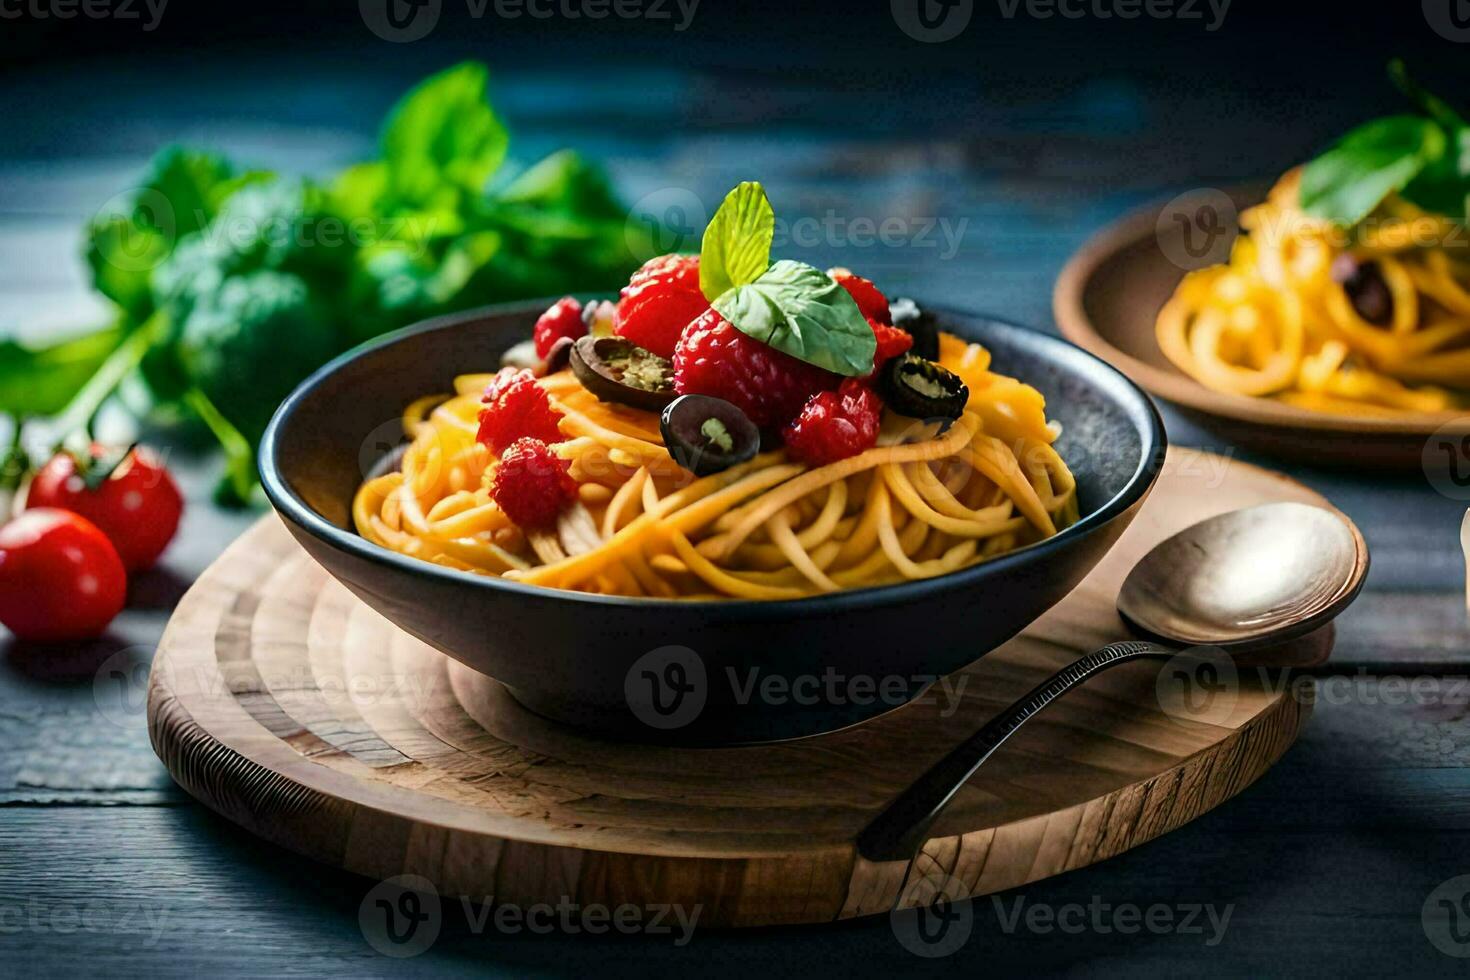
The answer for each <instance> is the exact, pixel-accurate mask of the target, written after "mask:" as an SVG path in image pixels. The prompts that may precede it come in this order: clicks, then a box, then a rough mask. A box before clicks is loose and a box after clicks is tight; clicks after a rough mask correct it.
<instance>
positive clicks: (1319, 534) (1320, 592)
mask: <svg viewBox="0 0 1470 980" xmlns="http://www.w3.org/2000/svg"><path fill="white" fill-rule="evenodd" d="M1367 565H1368V547H1367V545H1366V544H1365V543H1364V541H1363V538H1362V535H1361V534H1359V533H1358V531H1357V529H1356V528H1354V527H1353V526H1352V525H1350V524H1348V523H1347V522H1345V521H1343V520H1342V519H1341V518H1340V517H1338V516H1337V514H1335V513H1333V512H1332V511H1329V510H1324V509H1323V508H1321V507H1311V506H1308V505H1307V504H1298V503H1279V504H1264V505H1262V506H1259V507H1247V508H1245V509H1244V510H1237V511H1233V512H1231V513H1228V514H1220V515H1218V516H1216V517H1212V518H1209V519H1208V520H1204V521H1201V522H1200V523H1198V524H1195V525H1193V526H1191V527H1188V528H1185V529H1184V530H1183V531H1180V532H1179V533H1178V534H1175V535H1174V536H1173V537H1170V538H1167V539H1165V540H1164V541H1162V542H1160V543H1159V544H1158V545H1157V546H1155V547H1154V549H1153V550H1152V551H1150V552H1149V553H1148V554H1147V555H1145V556H1144V557H1143V559H1142V560H1141V561H1140V562H1139V563H1138V564H1137V565H1135V566H1134V568H1133V571H1131V572H1130V573H1129V574H1128V578H1127V579H1126V580H1124V582H1123V588H1122V590H1121V591H1120V592H1119V593H1118V613H1119V614H1120V615H1121V616H1122V617H1123V619H1124V621H1125V622H1127V624H1128V625H1129V627H1131V628H1132V629H1133V631H1134V632H1136V633H1138V634H1139V635H1141V636H1147V637H1149V638H1151V639H1155V640H1162V641H1165V642H1169V643H1178V644H1183V645H1185V646H1205V645H1208V646H1214V647H1220V648H1222V649H1224V650H1229V651H1231V652H1239V651H1244V650H1259V649H1261V648H1263V647H1269V646H1275V645H1278V644H1281V643H1283V642H1285V641H1286V640H1290V639H1294V638H1296V637H1298V636H1304V635H1306V634H1307V633H1310V632H1312V631H1313V630H1315V629H1317V628H1318V627H1319V626H1322V625H1323V624H1325V623H1327V622H1328V621H1330V620H1331V619H1333V618H1334V617H1335V616H1337V614H1338V613H1340V612H1341V611H1342V610H1343V609H1344V608H1345V607H1346V606H1347V604H1348V603H1350V602H1352V600H1353V598H1354V597H1355V596H1356V595H1357V593H1358V589H1359V588H1360V587H1361V586H1362V583H1363V577H1364V573H1365V572H1366V571H1367Z"/></svg>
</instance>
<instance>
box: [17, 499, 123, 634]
mask: <svg viewBox="0 0 1470 980" xmlns="http://www.w3.org/2000/svg"><path fill="white" fill-rule="evenodd" d="M127 591H128V577H127V573H126V572H124V571H123V564H122V560H121V559H120V558H118V556H117V549H116V548H114V547H113V546H112V542H110V541H108V540H107V535H105V534H103V533H102V532H101V531H100V530H99V529H98V528H97V525H95V524H93V523H92V522H91V521H89V520H87V519H86V518H85V517H82V516H81V515H79V514H73V513H71V512H70V511H65V510H54V509H52V508H49V507H42V508H38V509H35V510H27V511H25V512H24V513H23V514H21V515H20V516H19V517H17V518H16V519H15V520H13V521H11V522H10V523H9V524H6V525H5V526H4V527H0V623H4V624H5V625H6V626H8V627H9V628H10V631H11V632H12V633H14V634H15V635H16V636H17V637H19V638H20V639H22V640H34V641H38V642H42V643H53V642H56V641H58V640H86V639H91V638H92V637H94V636H100V635H101V633H102V631H103V630H105V629H107V624H108V623H110V622H112V618H113V617H114V616H116V615H117V614H118V612H119V611H120V610H121V609H122V607H123V601H124V600H125V599H126V598H127Z"/></svg>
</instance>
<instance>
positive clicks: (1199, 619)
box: [857, 503, 1368, 861]
mask: <svg viewBox="0 0 1470 980" xmlns="http://www.w3.org/2000/svg"><path fill="white" fill-rule="evenodd" d="M1367 571H1368V549H1367V547H1366V545H1365V544H1364V543H1363V539H1362V537H1361V536H1360V535H1359V534H1358V532H1357V531H1356V529H1354V528H1353V527H1352V526H1351V525H1350V524H1348V523H1347V522H1346V521H1344V520H1343V519H1342V518H1341V517H1339V516H1338V515H1337V514H1336V513H1334V512H1333V511H1330V510H1325V509H1323V508H1320V507H1311V506H1308V505H1306V504H1294V503H1279V504H1263V505H1261V506H1257V507H1247V508H1245V509H1244V510H1238V511H1234V512H1233V513H1229V514H1221V515H1220V516H1218V517H1212V518H1209V519H1208V520H1205V521H1201V522H1200V523H1198V524H1195V525H1194V526H1193V527H1188V528H1185V529H1184V530H1183V531H1180V532H1179V533H1178V534H1175V535H1174V536H1172V537H1170V538H1167V539H1165V540H1164V541H1162V542H1160V543H1159V544H1158V545H1156V546H1154V548H1153V550H1152V551H1150V552H1149V553H1148V554H1147V555H1145V556H1144V557H1143V559H1142V560H1141V561H1139V563H1138V564H1137V565H1135V566H1134V568H1133V570H1132V571H1131V572H1130V573H1129V574H1128V578H1127V579H1126V580H1125V581H1124V582H1123V588H1122V590H1121V591H1120V592H1119V593H1118V612H1119V614H1120V615H1121V616H1122V617H1123V620H1124V621H1125V622H1126V623H1127V624H1128V625H1129V627H1131V628H1132V629H1133V630H1134V632H1136V633H1139V634H1141V635H1143V636H1146V637H1149V638H1150V639H1156V640H1162V641H1164V642H1169V643H1174V644H1177V645H1178V647H1191V646H1203V645H1208V646H1211V647H1216V648H1219V649H1222V650H1225V651H1227V652H1230V653H1239V652H1245V651H1250V650H1259V649H1262V648H1265V647H1271V646H1276V645H1279V644H1281V643H1283V642H1285V641H1287V640H1291V639H1295V638H1297V637H1300V636H1304V635H1306V634H1307V633H1310V632H1312V631H1313V630H1316V629H1318V628H1319V627H1321V626H1323V625H1325V624H1326V623H1328V622H1330V621H1331V620H1332V619H1333V618H1334V617H1335V616H1337V614H1338V613H1340V612H1342V610H1343V609H1344V608H1346V607H1347V605H1348V604H1349V603H1350V602H1352V601H1353V598H1354V597H1355V596H1356V595H1357V594H1358V590H1359V589H1360V588H1362V585H1363V579H1364V577H1365V576H1366V575H1367ZM1177 653H1179V649H1178V648H1177V647H1176V648H1170V647H1165V646H1161V645H1159V644H1158V643H1153V642H1146V641H1140V640H1124V641H1121V642H1118V643H1110V644H1108V645H1107V646H1105V647H1103V648H1102V649H1100V650H1097V651H1094V652H1093V653H1090V654H1088V655H1087V656H1085V657H1083V658H1082V659H1080V660H1077V661H1074V662H1073V663H1072V664H1070V665H1069V666H1067V667H1065V668H1063V669H1062V670H1061V671H1059V672H1057V673H1056V674H1053V675H1052V676H1051V678H1049V679H1048V680H1047V681H1045V682H1044V683H1042V684H1041V685H1039V686H1038V687H1036V688H1034V689H1033V690H1032V691H1031V692H1030V693H1029V694H1027V695H1026V696H1025V697H1023V698H1021V700H1019V701H1017V702H1016V703H1015V704H1013V705H1011V706H1010V707H1009V708H1007V709H1006V710H1004V711H1002V712H1001V713H1000V714H999V715H996V716H995V717H994V718H992V719H991V720H990V721H989V722H987V723H986V724H985V726H984V727H983V728H981V729H980V730H978V731H977V732H975V734H973V735H971V736H970V737H969V738H968V739H966V740H965V741H964V742H962V743H961V744H960V745H958V746H956V747H955V748H954V749H953V750H952V751H951V752H950V753H949V754H948V755H946V756H945V757H944V758H942V759H940V760H939V762H937V763H935V765H934V766H933V767H932V768H930V770H929V771H928V772H926V773H925V774H924V775H923V776H921V777H920V778H919V780H918V781H917V782H915V783H914V784H913V785H912V786H910V787H909V788H908V789H906V790H904V792H903V793H902V794H900V795H899V796H898V798H897V799H895V800H894V801H893V802H892V803H890V804H889V805H888V807H887V809H885V810H884V811H883V812H882V813H880V814H878V816H877V818H875V819H874V820H873V821H872V823H870V824H868V826H867V827H866V828H865V829H864V830H863V832H862V833H861V834H860V835H858V841H857V845H858V853H859V854H861V855H862V856H863V857H864V858H866V859H868V860H869V861H907V860H909V859H911V858H912V857H913V856H914V854H915V853H916V852H917V851H918V849H919V848H920V847H921V846H923V844H924V841H925V840H927V839H928V833H929V827H930V825H931V824H932V823H933V822H934V820H935V818H936V817H938V816H939V814H940V813H941V812H942V811H943V810H944V808H945V807H946V806H947V805H948V804H949V802H950V800H951V799H953V798H954V796H955V794H956V793H958V792H959V791H960V788H961V787H963V786H964V785H965V783H967V782H969V780H970V777H971V776H973V775H974V774H975V771H976V770H977V769H979V768H980V766H981V765H982V764H983V763H984V762H985V760H986V759H988V758H990V756H991V754H992V753H994V752H995V750H996V749H997V748H999V747H1000V746H1001V745H1002V744H1004V742H1005V741H1006V739H1008V738H1009V737H1010V736H1011V735H1012V734H1013V733H1014V732H1015V731H1016V730H1017V729H1019V728H1020V727H1021V726H1022V725H1023V724H1025V722H1026V721H1027V720H1029V719H1030V718H1032V717H1034V716H1035V715H1036V714H1037V713H1038V712H1040V711H1041V710H1042V709H1043V708H1045V707H1046V706H1047V705H1049V704H1051V703H1052V702H1053V701H1055V700H1057V698H1059V697H1061V696H1062V695H1063V694H1066V693H1067V692H1068V691H1070V690H1072V689H1073V688H1075V687H1077V686H1079V685H1080V684H1082V683H1083V682H1084V681H1086V680H1087V679H1088V678H1090V677H1092V676H1093V675H1095V674H1098V673H1101V672H1102V671H1104V670H1107V669H1108V668H1109V667H1112V666H1115V665H1117V664H1121V663H1126V662H1127V661H1130V660H1138V659H1141V658H1159V659H1167V658H1169V657H1172V656H1175V655H1176V654H1177Z"/></svg>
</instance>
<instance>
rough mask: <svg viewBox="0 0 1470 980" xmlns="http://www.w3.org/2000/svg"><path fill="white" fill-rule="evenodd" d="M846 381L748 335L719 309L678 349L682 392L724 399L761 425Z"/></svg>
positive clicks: (778, 421)
mask: <svg viewBox="0 0 1470 980" xmlns="http://www.w3.org/2000/svg"><path fill="white" fill-rule="evenodd" d="M840 380H841V379H840V378H839V377H838V376H837V375H835V374H833V373H832V372H831V371H824V370H822V369H821V368H819V367H816V366H815V365H811V364H808V363H806V362H805V361H800V360H797V359H796V358H794V357H792V356H791V355H790V354H783V353H782V352H781V351H778V350H776V349H775V348H774V347H768V346H766V345H765V344H763V343H761V342H760V341H759V340H756V339H754V338H752V337H747V336H746V335H745V334H743V333H741V332H740V331H739V330H736V329H735V328H734V327H733V326H731V325H730V323H729V321H727V320H726V319H725V318H724V317H722V316H720V314H719V313H718V312H717V311H715V310H713V309H710V310H706V311H705V312H704V314H703V315H702V316H700V317H699V319H697V320H695V321H694V322H693V323H691V324H689V328H688V329H687V330H685V331H684V336H683V338H681V339H680V341H679V347H678V350H676V351H675V352H674V389H675V390H676V391H678V392H679V394H681V395H713V396H715V397H716V398H723V399H725V401H727V402H731V403H732V404H734V405H736V406H737V407H738V408H739V409H740V410H741V411H742V412H744V413H745V414H746V416H748V417H749V418H750V420H751V421H752V422H754V423H755V424H756V425H757V426H759V427H761V428H766V427H769V426H773V425H783V424H785V423H786V422H789V421H790V420H791V419H792V418H793V417H794V416H795V415H796V413H797V412H799V411H801V406H803V405H805V404H806V400H807V399H808V398H810V397H811V396H812V395H814V394H815V393H817V392H819V391H826V390H828V389H831V388H835V387H837V383H838V381H840Z"/></svg>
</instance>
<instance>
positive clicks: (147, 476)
mask: <svg viewBox="0 0 1470 980" xmlns="http://www.w3.org/2000/svg"><path fill="white" fill-rule="evenodd" d="M113 458H114V459H115V458H116V457H113ZM102 465H107V450H106V449H104V448H103V447H101V446H93V447H92V459H90V460H83V461H82V466H81V468H79V467H78V465H77V460H76V459H75V457H73V456H72V455H71V454H70V453H65V452H62V453H57V454H56V455H55V456H53V457H51V461H50V462H48V463H47V464H46V465H45V466H43V467H41V471H40V472H39V473H37V474H36V476H35V479H33V480H32V481H31V488H30V491H29V492H28V493H27V495H26V506H27V507H57V508H60V509H61V510H69V511H71V512H72V513H75V514H81V515H82V516H83V517H85V518H86V519H87V520H89V521H91V522H92V523H93V524H96V525H97V526H98V527H99V528H101V529H102V533H104V534H106V535H107V537H108V538H109V539H111V541H112V544H113V546H114V547H116V548H117V554H118V557H120V558H121V559H122V562H123V566H124V567H125V568H127V570H128V571H129V572H140V571H142V570H144V569H146V568H151V567H153V563H154V562H156V561H157V560H158V556H159V555H160V554H162V553H163V549H164V548H166V547H168V543H169V541H171V540H173V536H174V532H175V531H177V530H178V527H179V516H180V515H181V514H182V513H183V510H184V498H183V496H182V495H181V494H180V493H179V488H178V485H177V484H175V483H174V479H173V477H171V476H169V472H168V470H166V469H164V467H163V464H162V463H161V462H160V461H159V459H158V457H157V456H155V455H154V454H153V453H152V451H150V450H148V449H145V448H143V447H141V446H140V447H138V448H136V449H134V450H133V451H132V452H130V453H128V455H127V456H125V457H124V458H123V460H122V462H121V463H119V464H118V465H117V467H116V468H115V469H113V471H112V473H111V474H110V475H108V476H107V478H106V479H105V480H103V481H102V482H101V483H100V484H97V487H96V489H95V490H94V489H90V488H89V487H88V486H87V473H86V470H87V468H89V467H93V466H102Z"/></svg>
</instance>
